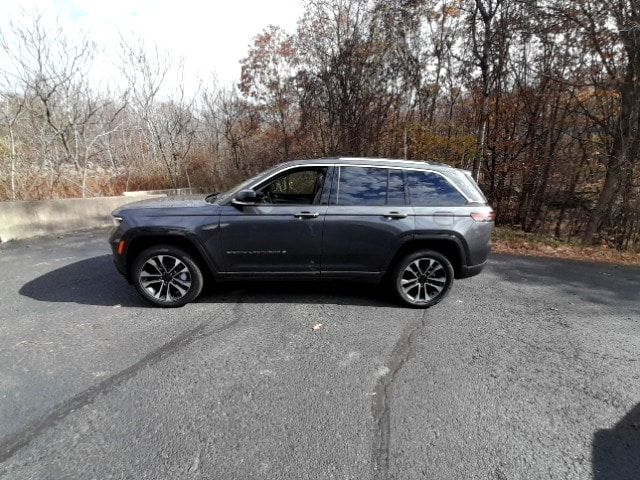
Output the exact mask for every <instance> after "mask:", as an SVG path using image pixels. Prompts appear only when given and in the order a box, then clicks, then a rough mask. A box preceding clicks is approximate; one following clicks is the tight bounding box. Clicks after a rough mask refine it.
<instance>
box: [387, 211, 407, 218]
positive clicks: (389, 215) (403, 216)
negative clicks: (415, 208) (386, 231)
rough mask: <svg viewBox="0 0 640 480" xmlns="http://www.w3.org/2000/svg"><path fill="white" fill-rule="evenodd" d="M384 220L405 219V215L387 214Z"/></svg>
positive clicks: (399, 213)
mask: <svg viewBox="0 0 640 480" xmlns="http://www.w3.org/2000/svg"><path fill="white" fill-rule="evenodd" d="M384 218H387V219H389V220H392V219H400V218H407V214H406V213H403V212H389V213H387V214H386V215H385V216H384Z"/></svg>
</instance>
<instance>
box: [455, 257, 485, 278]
mask: <svg viewBox="0 0 640 480" xmlns="http://www.w3.org/2000/svg"><path fill="white" fill-rule="evenodd" d="M486 264H487V262H486V261H484V262H482V263H479V264H478V265H463V266H462V267H460V277H459V278H469V277H473V276H474V275H478V274H479V273H480V272H481V271H482V269H483V268H484V266H485V265H486Z"/></svg>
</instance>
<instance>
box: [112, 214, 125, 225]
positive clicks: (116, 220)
mask: <svg viewBox="0 0 640 480" xmlns="http://www.w3.org/2000/svg"><path fill="white" fill-rule="evenodd" d="M111 218H113V225H114V226H116V227H117V226H119V225H120V224H121V223H122V217H116V216H115V215H114V216H113V217H111Z"/></svg>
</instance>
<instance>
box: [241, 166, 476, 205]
mask: <svg viewBox="0 0 640 480" xmlns="http://www.w3.org/2000/svg"><path fill="white" fill-rule="evenodd" d="M398 161H399V162H404V160H398ZM416 163H418V162H416ZM307 167H338V174H337V185H336V197H335V198H336V202H337V201H338V198H339V194H340V170H341V169H342V167H358V168H387V169H391V170H405V171H416V172H429V173H435V174H436V175H439V176H441V177H442V178H444V179H445V180H446V182H447V183H448V184H449V185H451V186H452V187H453V188H454V189H455V190H456V191H457V192H458V193H459V194H460V195H462V197H463V198H464V199H465V200H466V201H467V202H469V203H474V202H475V200H473V199H471V198H470V197H468V196H467V195H466V194H465V193H464V192H463V191H462V190H461V189H460V188H459V187H458V186H457V185H456V184H455V183H453V182H452V181H451V179H450V178H449V177H447V176H446V175H445V174H444V173H442V172H439V171H437V170H434V169H433V168H429V165H425V167H424V168H420V167H419V165H416V166H415V167H406V166H394V165H374V164H353V163H344V164H343V163H326V162H322V163H303V164H299V165H289V166H286V167H283V168H281V169H279V170H276V171H275V172H273V173H272V174H271V175H269V176H268V177H266V178H263V179H261V180H258V181H257V182H256V183H254V184H252V185H251V186H248V187H247V188H251V189H253V190H255V189H256V187H258V186H260V185H262V184H263V183H265V182H267V181H269V180H270V179H272V178H273V177H275V176H276V175H280V174H281V173H283V172H286V171H288V170H293V169H298V168H307ZM409 205H411V204H409Z"/></svg>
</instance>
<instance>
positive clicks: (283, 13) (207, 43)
mask: <svg viewBox="0 0 640 480" xmlns="http://www.w3.org/2000/svg"><path fill="white" fill-rule="evenodd" d="M2 3H3V12H4V14H3V17H4V20H0V27H1V26H4V25H3V24H5V22H6V21H7V20H9V19H16V20H18V19H19V18H18V17H19V16H20V15H21V13H20V12H21V11H22V10H24V11H26V12H27V13H29V12H30V11H34V10H35V9H38V10H40V11H42V12H44V13H45V15H46V16H47V17H49V18H54V17H55V16H57V17H58V18H59V19H60V21H61V22H62V24H63V25H64V26H65V29H68V31H69V33H70V34H71V35H73V33H74V32H77V31H78V30H82V31H83V32H85V34H86V35H88V36H89V37H90V38H91V39H93V40H94V41H95V42H96V43H97V44H98V45H100V46H102V47H104V49H105V51H106V52H107V56H108V57H111V60H110V61H108V62H102V64H101V66H100V68H101V69H104V72H101V73H100V74H101V75H108V71H109V69H110V68H113V67H111V66H110V65H111V64H112V62H113V61H114V60H115V58H117V52H118V44H119V42H120V35H121V34H122V35H124V36H125V37H126V38H132V37H138V38H141V39H143V40H144V41H145V42H146V43H147V44H154V43H155V44H158V46H159V47H160V48H161V49H163V50H166V51H167V52H169V53H170V54H171V56H172V57H176V59H177V58H178V57H184V59H185V67H186V75H187V78H188V79H189V80H190V82H191V83H195V82H196V78H204V79H208V78H210V76H211V73H212V72H215V73H216V74H217V76H218V79H219V83H220V84H222V85H230V84H232V83H234V82H237V80H238V78H239V75H240V65H239V61H240V59H242V58H243V57H244V56H245V55H246V53H247V49H248V46H249V44H250V43H251V42H252V39H253V37H254V36H255V35H256V34H257V33H259V32H260V31H261V30H262V29H263V28H264V27H266V26H267V25H269V24H274V25H280V26H281V27H283V28H285V29H286V30H288V31H293V30H294V29H295V24H296V20H297V18H298V17H299V16H300V14H301V13H302V5H301V2H300V0H277V1H273V0H271V1H270V0H228V1H224V0H214V1H202V0H180V1H168V0H158V1H151V0H107V1H101V0H2Z"/></svg>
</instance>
